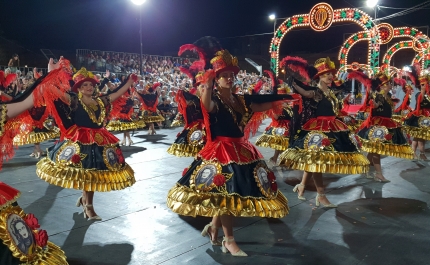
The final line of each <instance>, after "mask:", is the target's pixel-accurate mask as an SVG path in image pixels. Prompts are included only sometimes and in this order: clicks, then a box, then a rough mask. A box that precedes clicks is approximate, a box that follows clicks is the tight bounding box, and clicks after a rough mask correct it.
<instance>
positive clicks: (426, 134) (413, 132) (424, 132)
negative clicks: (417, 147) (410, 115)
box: [402, 125, 430, 141]
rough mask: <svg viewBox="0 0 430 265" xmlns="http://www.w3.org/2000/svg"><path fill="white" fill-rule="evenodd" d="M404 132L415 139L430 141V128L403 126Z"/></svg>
mask: <svg viewBox="0 0 430 265" xmlns="http://www.w3.org/2000/svg"><path fill="white" fill-rule="evenodd" d="M402 130H403V131H404V132H405V133H407V134H408V135H409V136H411V137H414V138H420V139H424V140H426V141H428V140H430V128H428V127H427V128H425V127H415V126H408V125H403V127H402Z"/></svg>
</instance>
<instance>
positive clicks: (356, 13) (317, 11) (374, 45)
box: [269, 3, 379, 75]
mask: <svg viewBox="0 0 430 265" xmlns="http://www.w3.org/2000/svg"><path fill="white" fill-rule="evenodd" d="M347 21H348V22H354V23H356V24H357V25H359V26H360V27H362V28H363V30H364V31H365V32H366V33H367V34H368V36H369V39H370V40H369V42H370V49H369V50H370V51H371V52H370V54H371V58H372V59H371V62H370V66H371V67H372V68H375V67H378V66H379V34H378V31H377V30H376V25H375V23H374V22H373V20H372V18H371V17H370V16H369V15H368V14H366V13H365V12H363V11H361V10H359V9H357V8H342V9H335V10H333V8H332V7H331V6H330V5H329V4H327V3H319V4H316V5H315V6H313V7H312V9H311V11H310V12H309V13H308V14H302V15H294V16H292V17H289V18H287V19H285V20H284V21H283V22H282V24H281V25H280V26H279V27H278V28H277V29H276V31H275V32H274V37H273V38H272V41H271V43H270V49H269V52H270V57H271V60H270V68H271V69H272V70H273V71H274V72H275V73H276V75H278V70H279V49H280V45H281V43H282V40H283V39H284V37H285V36H286V35H287V33H288V32H289V31H291V30H293V29H295V28H298V27H311V28H312V29H313V30H315V31H324V30H326V29H328V28H329V27H330V26H331V25H332V24H333V23H338V22H347Z"/></svg>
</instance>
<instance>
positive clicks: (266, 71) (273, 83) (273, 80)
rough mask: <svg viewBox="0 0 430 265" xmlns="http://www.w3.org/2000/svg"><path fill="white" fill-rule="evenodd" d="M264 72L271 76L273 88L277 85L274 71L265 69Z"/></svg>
mask: <svg viewBox="0 0 430 265" xmlns="http://www.w3.org/2000/svg"><path fill="white" fill-rule="evenodd" d="M264 72H265V73H266V74H267V75H268V76H269V77H270V80H272V88H274V87H276V83H277V82H276V78H275V75H274V74H273V72H272V71H269V70H264Z"/></svg>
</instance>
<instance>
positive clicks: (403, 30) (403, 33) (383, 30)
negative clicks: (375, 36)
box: [338, 23, 430, 71]
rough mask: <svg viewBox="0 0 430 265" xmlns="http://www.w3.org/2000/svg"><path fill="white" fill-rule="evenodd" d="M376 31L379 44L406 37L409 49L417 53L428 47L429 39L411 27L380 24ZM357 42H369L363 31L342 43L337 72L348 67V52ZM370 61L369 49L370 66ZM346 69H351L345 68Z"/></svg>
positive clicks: (369, 52) (370, 53)
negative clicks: (410, 42)
mask: <svg viewBox="0 0 430 265" xmlns="http://www.w3.org/2000/svg"><path fill="white" fill-rule="evenodd" d="M377 29H378V32H379V36H380V44H387V43H389V42H390V41H391V40H392V39H393V38H402V37H407V38H410V39H412V44H413V45H412V47H411V48H413V49H414V50H415V51H417V52H420V51H423V50H426V49H427V48H428V47H429V40H430V39H429V37H428V36H427V35H425V34H424V33H422V32H421V31H419V30H418V29H416V28H411V27H400V28H393V27H392V26H391V25H390V24H388V23H381V24H379V25H378V26H377ZM358 41H369V38H367V37H365V36H363V31H360V32H357V33H355V34H353V35H351V36H350V37H349V38H348V39H346V40H345V42H344V43H343V45H342V48H341V49H340V51H339V55H338V59H339V61H340V67H339V71H340V69H344V66H347V65H348V54H349V51H350V50H351V48H352V47H353V46H354V45H355V44H356V43H357V42H358ZM369 47H370V46H369ZM384 58H385V56H384ZM371 60H372V52H371V50H370V49H369V51H368V61H367V63H368V64H369V65H371V63H372V61H371ZM383 63H384V60H383ZM346 69H351V68H348V67H346Z"/></svg>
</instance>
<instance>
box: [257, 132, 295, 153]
mask: <svg viewBox="0 0 430 265" xmlns="http://www.w3.org/2000/svg"><path fill="white" fill-rule="evenodd" d="M255 145H256V146H261V147H268V148H272V149H275V150H280V151H284V150H286V149H287V148H288V138H287V137H282V136H279V135H269V134H263V135H261V136H260V137H258V139H257V141H256V142H255Z"/></svg>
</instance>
